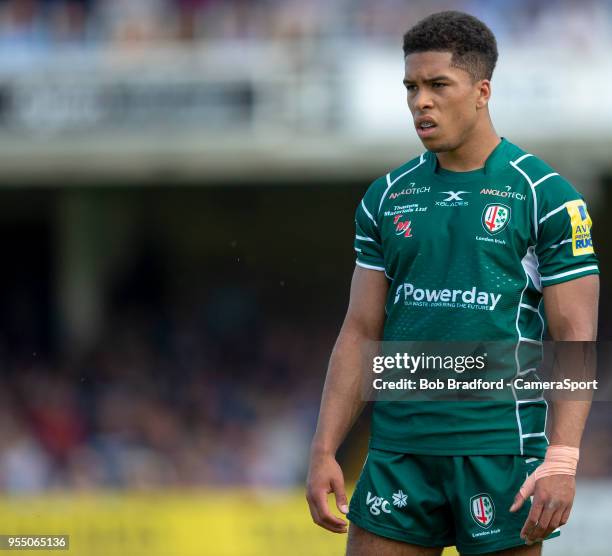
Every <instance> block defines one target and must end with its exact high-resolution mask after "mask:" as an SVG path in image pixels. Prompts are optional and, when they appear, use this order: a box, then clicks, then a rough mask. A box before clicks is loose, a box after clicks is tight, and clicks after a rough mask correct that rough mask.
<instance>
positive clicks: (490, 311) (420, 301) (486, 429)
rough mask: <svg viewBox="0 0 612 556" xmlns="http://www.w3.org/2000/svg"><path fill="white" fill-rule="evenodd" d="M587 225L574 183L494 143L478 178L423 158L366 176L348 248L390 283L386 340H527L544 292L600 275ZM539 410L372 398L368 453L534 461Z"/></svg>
mask: <svg viewBox="0 0 612 556" xmlns="http://www.w3.org/2000/svg"><path fill="white" fill-rule="evenodd" d="M590 229H591V219H590V217H589V215H588V212H587V208H586V204H585V202H584V200H583V199H582V197H581V196H580V195H579V194H578V193H577V192H576V190H575V189H574V187H573V186H572V185H571V184H570V183H569V182H568V181H567V180H565V179H564V178H563V177H561V176H560V175H559V174H558V173H557V172H555V171H554V170H553V169H552V168H550V167H549V166H548V165H547V164H546V163H544V162H543V161H542V160H540V159H539V158H537V157H535V156H533V155H531V154H528V153H526V152H524V151H523V150H521V149H520V148H519V147H517V146H515V145H513V144H512V143H510V142H509V141H507V140H505V139H502V140H501V142H500V143H499V144H498V146H497V147H496V148H495V149H494V151H493V152H492V153H491V155H490V156H489V157H488V159H487V161H486V163H485V166H484V168H482V169H479V170H474V171H470V172H451V171H448V170H445V169H443V168H440V167H439V166H438V161H437V157H436V155H435V154H434V153H432V152H425V153H423V154H422V155H421V156H420V157H417V158H415V159H413V160H411V161H409V162H407V163H406V164H404V165H403V166H400V167H399V168H397V169H395V170H392V171H391V172H389V173H388V174H387V175H386V176H383V177H381V178H379V179H377V180H375V181H374V182H373V183H372V185H371V186H370V187H369V189H368V190H367V192H366V194H365V196H364V197H363V200H362V201H361V203H360V204H359V206H358V207H357V211H356V238H355V250H356V251H357V265H359V266H362V267H364V268H368V269H374V270H377V271H382V272H384V273H385V275H386V276H387V278H388V279H389V281H390V287H389V293H388V296H387V300H386V307H385V310H386V320H385V326H384V337H383V339H384V340H388V341H403V340H407V341H408V340H419V341H420V340H426V341H474V340H480V341H510V342H516V343H518V344H519V345H521V343H523V342H528V343H531V344H534V343H535V344H537V343H539V342H541V341H542V336H543V333H544V328H545V320H544V311H543V304H542V288H543V287H545V286H548V285H552V284H558V283H561V282H564V281H567V280H572V279H575V278H579V277H581V276H586V275H588V274H596V273H598V272H599V271H598V266H597V259H596V257H595V254H594V251H593V246H592V243H591V234H590ZM517 349H518V348H517ZM520 370H521V369H509V370H508V371H509V372H510V373H511V375H510V376H514V373H515V372H518V371H520ZM546 413H547V404H546V402H545V401H543V400H541V399H540V400H539V401H531V402H525V400H519V401H515V400H512V401H511V402H466V401H462V402H407V401H402V402H383V401H377V402H375V405H374V411H373V417H372V437H371V440H370V445H371V446H372V447H373V448H377V449H382V450H392V451H399V452H412V453H421V454H432V455H435V454H440V455H462V454H465V455H473V454H508V455H513V454H515V455H529V456H537V457H542V456H543V455H544V452H545V449H546V446H547V438H546V435H545V425H546Z"/></svg>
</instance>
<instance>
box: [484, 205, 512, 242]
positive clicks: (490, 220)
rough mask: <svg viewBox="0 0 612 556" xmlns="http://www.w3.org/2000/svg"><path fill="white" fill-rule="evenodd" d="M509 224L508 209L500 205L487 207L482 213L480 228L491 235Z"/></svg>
mask: <svg viewBox="0 0 612 556" xmlns="http://www.w3.org/2000/svg"><path fill="white" fill-rule="evenodd" d="M508 222H510V207H508V206H506V205H500V204H491V205H487V206H486V207H485V208H484V210H483V211H482V226H483V228H484V229H485V230H486V231H487V232H488V233H490V234H491V235H493V234H497V233H498V232H501V231H502V230H503V229H504V228H505V227H506V226H507V224H508Z"/></svg>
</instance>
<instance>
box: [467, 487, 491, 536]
mask: <svg viewBox="0 0 612 556" xmlns="http://www.w3.org/2000/svg"><path fill="white" fill-rule="evenodd" d="M470 513H471V514H472V518H473V519H474V521H475V522H476V523H477V524H478V525H480V526H481V527H482V528H483V529H488V528H489V527H490V526H491V523H493V520H494V519H495V506H494V505H493V500H491V497H490V496H489V495H488V494H477V495H476V496H472V498H470Z"/></svg>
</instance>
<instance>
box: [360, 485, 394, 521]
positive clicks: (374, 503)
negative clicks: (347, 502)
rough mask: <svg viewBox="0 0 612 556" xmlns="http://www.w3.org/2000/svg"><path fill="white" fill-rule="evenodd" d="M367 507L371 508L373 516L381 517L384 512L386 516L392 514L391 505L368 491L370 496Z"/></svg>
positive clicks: (367, 499)
mask: <svg viewBox="0 0 612 556" xmlns="http://www.w3.org/2000/svg"><path fill="white" fill-rule="evenodd" d="M366 506H368V507H369V509H370V513H371V514H372V515H380V512H381V511H383V512H385V513H386V514H390V513H391V504H389V502H388V501H387V500H385V499H384V498H382V497H380V496H375V495H374V494H372V493H371V492H370V491H369V490H368V496H367V498H366Z"/></svg>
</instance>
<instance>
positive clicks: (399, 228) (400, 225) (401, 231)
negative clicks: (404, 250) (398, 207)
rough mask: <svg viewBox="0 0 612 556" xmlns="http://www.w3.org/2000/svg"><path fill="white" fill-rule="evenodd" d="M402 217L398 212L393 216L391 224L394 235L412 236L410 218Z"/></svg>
mask: <svg viewBox="0 0 612 556" xmlns="http://www.w3.org/2000/svg"><path fill="white" fill-rule="evenodd" d="M403 218H404V217H403V216H402V215H401V214H398V215H396V216H395V218H393V224H395V235H396V236H404V237H412V228H411V221H410V220H402V219H403Z"/></svg>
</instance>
